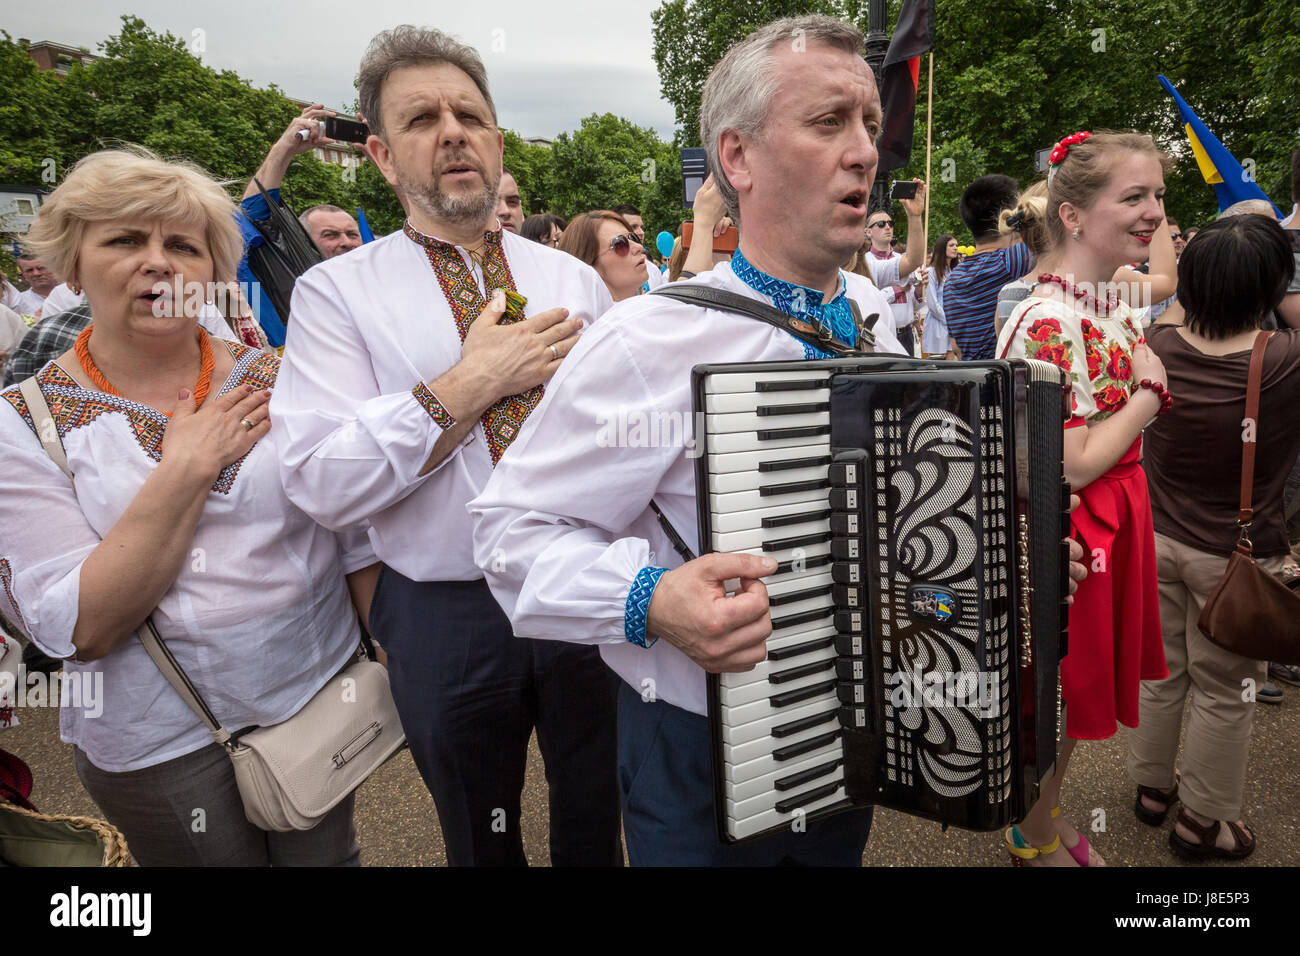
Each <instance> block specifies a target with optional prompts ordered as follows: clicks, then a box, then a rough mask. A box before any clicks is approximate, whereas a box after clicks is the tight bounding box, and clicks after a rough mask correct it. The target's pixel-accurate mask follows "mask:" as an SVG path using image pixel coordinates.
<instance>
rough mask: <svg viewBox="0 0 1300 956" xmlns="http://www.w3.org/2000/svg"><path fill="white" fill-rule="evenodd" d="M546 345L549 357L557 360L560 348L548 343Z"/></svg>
mask: <svg viewBox="0 0 1300 956" xmlns="http://www.w3.org/2000/svg"><path fill="white" fill-rule="evenodd" d="M546 347H547V348H548V349H550V350H551V358H553V359H554V360H555V361H557V362H558V361H559V360H560V350H559V349H557V348H556V347H555V346H554V345H548V346H546Z"/></svg>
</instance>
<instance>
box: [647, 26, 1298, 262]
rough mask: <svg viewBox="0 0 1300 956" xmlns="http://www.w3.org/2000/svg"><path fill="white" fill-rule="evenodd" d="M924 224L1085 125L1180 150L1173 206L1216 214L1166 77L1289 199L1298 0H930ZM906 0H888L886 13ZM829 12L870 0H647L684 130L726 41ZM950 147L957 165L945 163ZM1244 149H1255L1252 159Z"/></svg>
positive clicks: (1194, 217)
mask: <svg viewBox="0 0 1300 956" xmlns="http://www.w3.org/2000/svg"><path fill="white" fill-rule="evenodd" d="M935 7H936V11H935V42H934V50H935V54H934V88H935V106H934V124H933V142H934V154H933V156H932V178H933V179H934V180H935V182H934V183H933V184H932V185H933V187H934V188H933V193H934V195H933V197H932V200H931V230H930V231H931V233H932V234H937V233H938V231H941V230H942V231H956V232H957V234H958V235H959V236H961V237H962V241H963V242H966V241H969V238H970V237H969V236H966V235H963V234H962V233H963V230H962V229H960V228H958V229H956V230H952V226H954V225H959V224H958V223H957V218H956V199H957V197H959V196H960V193H961V188H963V187H964V186H965V184H967V183H969V182H970V181H971V180H973V179H975V178H977V177H978V176H981V175H984V174H985V173H990V172H1001V173H1006V174H1008V175H1011V176H1014V177H1016V178H1017V179H1019V180H1020V181H1021V183H1022V184H1024V185H1028V184H1029V183H1031V182H1032V181H1034V180H1035V179H1037V178H1039V177H1040V176H1041V173H1039V172H1038V171H1037V170H1036V169H1035V165H1034V157H1035V153H1036V152H1037V151H1038V150H1040V149H1046V148H1049V147H1051V146H1052V145H1053V144H1054V143H1055V142H1056V141H1057V140H1059V139H1060V138H1061V137H1062V136H1065V135H1066V134H1067V133H1071V132H1074V131H1075V130H1079V129H1138V130H1141V131H1143V132H1147V133H1150V134H1151V135H1152V136H1154V137H1155V138H1156V141H1157V142H1158V143H1159V144H1160V145H1161V146H1162V147H1164V148H1165V149H1167V150H1168V151H1169V152H1170V154H1171V155H1172V156H1173V158H1174V159H1175V167H1174V169H1173V171H1172V172H1171V173H1170V175H1169V176H1168V177H1167V178H1166V184H1167V186H1168V201H1167V203H1166V207H1167V208H1168V210H1169V212H1170V213H1171V214H1172V215H1175V216H1176V217H1178V218H1179V220H1180V221H1181V222H1182V223H1183V224H1184V225H1191V224H1193V223H1196V222H1201V221H1205V220H1207V219H1209V218H1210V217H1212V216H1213V214H1214V212H1215V210H1216V208H1217V207H1216V205H1215V197H1214V192H1213V190H1212V189H1211V188H1210V187H1209V186H1207V185H1206V184H1205V182H1204V180H1203V179H1202V178H1201V175H1200V173H1199V171H1198V170H1197V167H1196V163H1195V160H1194V159H1193V157H1192V155H1191V151H1190V149H1189V148H1188V146H1187V138H1186V135H1185V134H1184V133H1183V130H1182V124H1181V122H1180V120H1179V119H1178V115H1177V111H1176V110H1175V109H1174V106H1173V101H1172V100H1171V99H1170V98H1169V97H1168V96H1167V95H1166V94H1165V93H1164V91H1163V90H1162V89H1161V88H1160V86H1159V84H1158V82H1157V80H1156V74H1157V73H1163V74H1165V75H1166V76H1168V77H1169V78H1170V80H1171V81H1172V82H1173V83H1174V85H1175V86H1176V87H1177V88H1178V89H1179V92H1180V93H1182V95H1183V96H1184V97H1185V98H1186V99H1187V101H1188V102H1189V103H1190V104H1191V106H1192V108H1193V109H1195V110H1196V111H1197V113H1198V115H1199V116H1200V117H1201V119H1203V120H1204V121H1205V123H1206V125H1207V126H1208V127H1209V128H1210V130H1211V131H1212V132H1213V133H1214V134H1215V135H1216V136H1217V137H1218V138H1219V139H1220V140H1221V141H1222V142H1223V143H1224V145H1225V146H1227V148H1228V149H1229V150H1230V151H1231V152H1232V153H1233V154H1234V155H1235V156H1236V157H1237V158H1238V159H1239V160H1241V161H1242V163H1243V164H1244V165H1246V166H1247V168H1248V169H1254V170H1255V178H1256V179H1257V180H1258V181H1259V183H1260V186H1261V187H1262V188H1263V189H1264V191H1265V192H1266V193H1268V194H1269V195H1270V196H1271V197H1272V198H1273V199H1274V201H1275V202H1277V203H1278V204H1279V205H1289V203H1288V202H1287V200H1288V198H1289V192H1290V188H1289V181H1290V154H1291V151H1292V150H1293V149H1294V148H1295V147H1296V145H1297V142H1298V133H1300V130H1297V121H1296V120H1295V119H1294V117H1296V116H1297V115H1300V69H1297V68H1296V64H1297V63H1300V5H1298V4H1280V3H1276V2H1273V0H1238V2H1236V3H1232V4H1223V3H1221V2H1218V0H941V2H938V3H936V4H935ZM900 8H901V2H900V0H891V2H890V3H889V15H890V19H891V23H892V20H893V19H894V18H896V17H897V15H898V12H899V9H900ZM813 11H817V12H825V13H828V14H831V15H833V16H839V17H841V18H842V19H846V20H849V21H851V22H854V23H856V24H857V25H858V26H859V27H860V28H862V29H864V30H865V27H866V16H865V4H863V3H856V4H855V3H843V4H840V3H834V2H825V3H809V2H799V0H785V2H781V0H769V2H759V3H749V2H746V0H666V2H664V3H663V4H662V5H661V6H660V8H659V9H658V10H657V11H655V12H654V13H652V15H651V16H652V20H653V22H654V25H655V35H654V43H655V45H654V51H655V53H654V55H655V64H656V66H657V67H658V69H659V75H660V84H661V87H662V90H663V94H664V96H665V98H666V99H668V101H669V102H671V103H672V104H673V106H674V109H675V111H676V115H677V122H678V124H679V136H680V137H681V138H682V140H683V143H684V144H694V143H695V142H696V140H697V137H698V111H699V97H700V93H701V91H702V89H703V86H704V81H705V79H706V78H707V76H708V73H709V71H710V70H711V69H712V68H713V65H714V63H716V62H717V60H718V59H719V58H720V57H721V56H722V54H723V53H724V52H725V51H726V49H727V47H728V46H730V45H731V44H732V43H734V42H735V41H736V40H739V39H740V38H741V37H743V36H744V35H745V34H746V33H748V32H749V31H751V30H752V29H753V28H755V27H757V26H759V25H761V24H762V23H766V22H769V21H770V20H772V19H774V18H776V17H779V16H786V15H793V14H799V13H804V12H813ZM926 65H927V64H925V63H923V64H922V73H921V86H920V90H919V96H918V103H917V112H916V127H915V133H916V135H915V142H914V147H913V153H912V162H911V163H910V164H909V165H908V166H907V168H906V169H903V170H896V171H885V172H884V175H887V176H888V177H889V178H896V179H903V178H910V177H911V176H924V175H925V130H926V93H927V89H926V69H925V68H926ZM942 159H952V160H954V163H955V170H954V169H952V167H949V169H950V172H951V173H952V174H953V175H955V179H953V180H951V181H944V180H942V179H940V177H941V175H942V173H943V169H942V168H941V166H940V162H941V160H942ZM1247 160H1249V161H1250V162H1247Z"/></svg>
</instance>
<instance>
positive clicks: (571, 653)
mask: <svg viewBox="0 0 1300 956" xmlns="http://www.w3.org/2000/svg"><path fill="white" fill-rule="evenodd" d="M370 625H371V633H372V634H374V636H375V638H376V639H377V640H378V641H379V643H380V644H382V645H383V647H384V650H385V651H387V653H388V677H389V683H390V685H391V686H392V689H393V697H394V699H395V700H396V702H397V710H398V714H399V715H400V716H401V719H402V728H403V729H404V730H405V731H406V737H407V740H408V741H409V742H410V746H411V755H412V756H413V757H414V758H415V765H416V767H418V768H419V770H420V775H421V776H422V777H423V778H424V782H425V783H426V784H427V785H428V787H429V792H430V793H431V794H433V800H434V803H435V804H436V805H437V808H438V820H439V822H440V823H441V825H442V834H443V839H444V840H445V841H446V846H447V861H448V862H449V863H450V864H451V865H452V866H513V865H519V866H522V865H526V864H527V860H526V858H525V856H524V848H523V841H522V837H521V833H520V827H519V814H520V793H521V791H522V790H523V785H524V768H525V765H526V763H527V756H528V739H529V736H530V735H531V734H532V731H533V729H534V728H536V730H537V743H538V747H539V749H540V750H541V752H542V757H543V759H544V760H545V763H546V781H547V783H548V785H549V789H550V823H551V847H550V849H551V863H552V864H553V865H555V866H621V865H622V863H623V849H622V843H621V840H620V837H619V806H618V790H617V784H616V782H615V762H616V753H617V745H616V738H615V725H614V721H615V711H616V704H615V686H616V683H617V679H616V678H615V677H614V675H613V674H612V673H611V672H610V670H609V669H608V668H607V667H606V666H605V665H604V663H603V662H602V661H601V659H600V654H599V653H598V652H597V650H596V649H595V648H594V647H586V646H582V645H578V644H565V643H563V642H559V641H531V640H523V639H520V638H517V637H515V636H514V634H513V632H512V631H511V629H510V622H509V620H508V619H507V618H506V616H505V614H504V613H503V612H502V611H501V608H500V607H499V606H498V605H497V603H496V601H495V600H494V599H493V597H492V594H491V592H490V591H489V590H488V586H487V583H486V582H484V581H482V580H478V581H412V580H410V579H409V578H406V577H404V576H403V575H401V574H399V573H398V572H396V571H394V570H393V569H392V568H390V567H387V566H385V567H384V568H383V571H382V573H381V574H380V578H379V583H378V585H377V587H376V590H375V597H374V602H373V604H372V606H371V612H370Z"/></svg>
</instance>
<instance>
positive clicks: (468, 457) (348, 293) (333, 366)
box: [271, 231, 613, 581]
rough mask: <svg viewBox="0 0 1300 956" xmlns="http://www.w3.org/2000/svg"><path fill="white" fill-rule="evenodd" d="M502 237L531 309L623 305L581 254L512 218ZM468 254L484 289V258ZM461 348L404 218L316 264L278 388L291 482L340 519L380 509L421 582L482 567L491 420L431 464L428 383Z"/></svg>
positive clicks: (322, 517)
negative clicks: (480, 517) (475, 551)
mask: <svg viewBox="0 0 1300 956" xmlns="http://www.w3.org/2000/svg"><path fill="white" fill-rule="evenodd" d="M502 242H503V243H504V246H503V249H504V252H505V257H506V262H507V264H508V265H509V267H510V272H511V275H512V276H513V277H514V281H515V287H516V289H517V290H518V291H519V292H520V293H521V294H522V295H524V296H526V297H527V299H528V303H527V305H526V307H525V309H524V312H525V314H526V315H534V314H536V313H537V312H542V311H545V310H547V309H550V308H554V307H557V306H563V307H564V308H567V309H568V310H569V312H570V316H571V317H574V318H580V319H582V320H583V321H584V322H585V323H591V322H592V321H593V320H595V319H596V318H597V317H598V316H599V315H600V314H601V313H603V312H604V311H605V310H606V309H607V308H609V307H610V305H612V304H613V303H612V301H611V299H610V297H609V292H608V291H607V290H606V289H605V284H604V283H603V282H602V281H601V279H600V276H599V275H598V274H597V273H596V271H595V270H594V269H592V268H591V267H590V266H588V265H586V264H585V263H583V262H581V261H579V260H578V259H575V258H574V257H572V256H570V255H568V254H567V253H563V252H559V251H558V250H555V249H551V248H549V247H547V246H543V245H542V244H541V243H537V242H530V241H529V240H527V239H523V238H521V237H519V236H517V235H515V234H514V233H512V232H508V231H507V232H504V233H503V234H502ZM460 254H461V257H462V261H464V262H465V263H466V264H467V265H470V266H471V272H472V275H473V280H474V282H475V284H476V285H477V289H478V292H479V294H480V295H482V294H484V277H483V272H482V270H481V268H480V267H479V266H478V264H477V263H473V262H472V260H471V259H470V258H469V257H468V255H466V254H465V253H464V252H463V250H460ZM460 358H461V336H460V333H459V331H458V330H457V326H456V322H455V319H454V317H453V313H452V310H451V307H450V306H449V305H448V302H447V297H446V295H445V294H444V292H443V289H442V287H441V286H440V285H439V281H438V277H437V275H436V274H435V272H434V270H433V267H432V265H430V262H429V259H428V257H427V255H426V252H425V248H424V247H423V246H421V245H420V244H419V243H417V242H415V241H414V240H412V239H411V238H409V237H408V236H406V235H405V234H404V233H403V232H401V231H398V232H395V233H393V234H391V235H389V236H385V237H384V238H383V239H378V240H376V241H374V242H371V243H367V244H366V245H363V246H362V247H361V248H359V249H354V250H353V251H352V252H349V253H348V254H347V255H346V256H336V257H335V258H333V259H330V260H327V261H326V262H323V263H321V264H320V265H317V266H314V267H313V268H311V269H310V270H308V272H307V273H306V274H305V275H303V276H302V277H301V278H300V279H299V280H298V282H297V285H296V286H295V287H294V293H293V304H292V307H291V311H290V319H289V333H288V340H287V342H286V344H285V350H284V365H283V368H282V369H281V372H280V380H279V383H278V384H277V386H276V389H275V394H274V396H273V397H272V399H271V419H272V421H274V422H275V428H273V429H272V431H271V438H272V440H273V441H274V442H275V445H276V449H277V451H278V452H279V455H280V467H281V473H282V475H283V476H284V485H285V489H286V490H287V492H288V494H289V497H290V498H291V499H292V500H293V501H294V503H296V504H297V505H298V506H299V507H300V508H302V509H303V510H304V511H306V512H307V513H308V514H311V515H313V516H315V517H316V519H317V520H318V521H320V522H321V523H322V524H324V525H325V526H327V527H331V528H337V527H342V526H346V525H349V524H352V523H354V522H357V521H362V520H367V519H368V520H369V522H370V540H371V543H372V544H373V546H374V548H375V553H376V554H378V555H379V559H380V560H381V561H383V562H384V563H385V564H388V565H390V566H392V567H393V568H395V569H396V570H397V571H399V572H400V573H402V574H403V575H405V576H406V577H408V578H411V579H412V580H416V581H473V580H477V579H478V578H480V577H482V574H481V573H480V572H479V570H478V568H477V567H476V566H475V564H474V561H473V555H472V551H471V547H470V522H469V515H467V514H466V512H465V504H466V502H468V501H469V500H470V499H471V498H473V497H474V496H475V495H477V494H478V493H479V491H480V490H482V488H483V486H484V485H485V484H486V483H487V480H488V478H489V477H490V476H491V474H492V456H491V454H490V452H489V443H488V435H487V433H486V432H485V431H484V426H483V423H482V421H480V422H478V423H476V424H475V425H474V428H473V429H472V430H471V431H470V432H469V434H468V436H467V437H466V439H465V441H464V442H463V443H462V444H461V445H460V447H459V448H458V449H456V450H455V451H454V452H453V453H452V454H451V455H449V456H447V457H446V458H444V459H443V461H442V462H440V463H439V464H438V466H437V467H435V468H434V469H432V470H431V471H430V472H429V474H427V475H424V476H423V477H419V476H418V475H419V471H420V469H421V468H422V467H423V466H424V463H425V461H426V460H427V459H428V457H429V454H430V453H431V452H432V451H433V445H434V442H436V441H437V440H438V437H439V436H440V435H441V434H442V432H443V424H442V423H441V422H440V421H439V420H438V419H439V418H441V417H442V415H445V412H442V413H441V415H440V414H439V410H440V406H435V405H434V401H433V400H434V396H433V395H432V393H431V392H429V391H428V389H427V388H424V387H423V385H422V383H426V382H430V381H432V380H434V379H436V378H438V377H439V376H440V375H442V374H443V373H445V372H446V371H447V370H448V369H450V368H451V367H452V366H453V365H455V364H456V363H457V362H458V361H460ZM446 420H448V421H449V419H446Z"/></svg>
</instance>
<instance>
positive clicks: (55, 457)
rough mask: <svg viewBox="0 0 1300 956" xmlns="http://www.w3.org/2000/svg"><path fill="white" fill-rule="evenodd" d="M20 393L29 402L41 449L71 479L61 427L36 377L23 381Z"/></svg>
mask: <svg viewBox="0 0 1300 956" xmlns="http://www.w3.org/2000/svg"><path fill="white" fill-rule="evenodd" d="M18 391H19V392H21V393H22V396H23V398H24V399H25V400H26V401H27V411H28V412H29V413H30V414H31V416H32V424H33V425H35V426H36V437H37V438H38V439H39V440H40V443H41V447H42V448H44V449H45V454H47V455H49V456H50V460H51V461H53V462H54V463H55V464H56V465H58V466H59V471H61V472H63V473H64V474H65V475H67V476H68V477H69V478H71V477H72V469H70V468H69V467H68V455H67V453H66V452H65V451H64V450H63V439H62V438H60V437H59V427H58V425H56V424H55V423H54V416H53V415H51V414H50V406H49V405H48V404H47V403H46V401H45V395H44V394H43V393H42V392H41V386H40V384H39V383H38V382H37V381H36V376H35V375H32V376H30V377H28V378H25V379H23V380H22V382H21V383H19V385H18Z"/></svg>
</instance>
